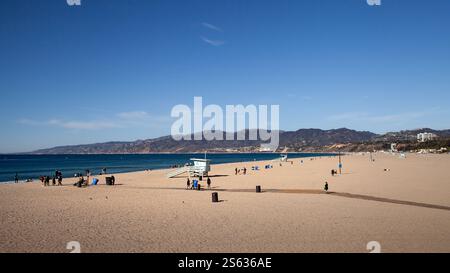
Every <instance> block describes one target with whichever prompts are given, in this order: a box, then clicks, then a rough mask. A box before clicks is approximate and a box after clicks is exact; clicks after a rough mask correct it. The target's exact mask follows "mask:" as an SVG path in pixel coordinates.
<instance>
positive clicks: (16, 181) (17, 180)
mask: <svg viewBox="0 0 450 273" xmlns="http://www.w3.org/2000/svg"><path fill="white" fill-rule="evenodd" d="M14 183H19V174H18V173H16V175H15V176H14Z"/></svg>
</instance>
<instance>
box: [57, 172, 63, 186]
mask: <svg viewBox="0 0 450 273" xmlns="http://www.w3.org/2000/svg"><path fill="white" fill-rule="evenodd" d="M58 186H62V174H61V173H60V175H59V176H58Z"/></svg>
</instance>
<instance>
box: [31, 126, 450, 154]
mask: <svg viewBox="0 0 450 273" xmlns="http://www.w3.org/2000/svg"><path fill="white" fill-rule="evenodd" d="M421 132H430V133H435V134H436V135H438V136H439V137H440V138H439V139H438V140H436V141H434V142H429V143H425V144H423V143H422V144H418V143H417V141H416V136H417V134H418V133H421ZM249 133H250V131H248V130H246V131H245V135H246V139H248V138H249ZM221 134H222V136H223V137H224V139H225V133H224V132H221ZM191 139H194V135H191ZM234 139H236V133H234ZM448 139H450V130H441V131H438V130H433V129H429V128H423V129H417V130H407V131H400V132H390V133H387V134H383V135H377V134H374V133H371V132H367V131H355V130H351V129H347V128H340V129H333V130H321V129H300V130H297V131H280V145H279V149H278V152H280V151H288V152H333V151H349V152H362V151H373V150H382V149H384V150H385V149H389V148H390V144H391V143H394V142H395V143H399V144H402V145H400V146H399V147H404V148H405V149H411V150H412V149H419V148H420V149H421V148H427V147H428V146H429V148H435V147H438V146H439V147H447V146H448V145H447V144H448V143H449V141H448ZM261 143H263V141H261V140H260V138H259V135H258V140H243V141H237V140H213V141H206V140H192V141H189V140H182V141H175V140H174V139H172V137H171V136H164V137H159V138H155V139H146V140H137V141H130V142H105V143H95V144H87V145H74V146H61V147H55V148H50V149H42V150H38V151H35V152H32V154H146V153H197V152H205V151H208V152H218V153H219V152H258V151H259V150H260V145H261Z"/></svg>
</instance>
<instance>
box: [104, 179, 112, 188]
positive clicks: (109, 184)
mask: <svg viewBox="0 0 450 273" xmlns="http://www.w3.org/2000/svg"><path fill="white" fill-rule="evenodd" d="M105 180H106V185H108V186H111V185H112V184H113V182H112V177H105Z"/></svg>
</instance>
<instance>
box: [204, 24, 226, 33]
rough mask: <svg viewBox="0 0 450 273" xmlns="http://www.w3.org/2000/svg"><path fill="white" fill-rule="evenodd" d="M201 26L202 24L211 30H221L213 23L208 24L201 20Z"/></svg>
mask: <svg viewBox="0 0 450 273" xmlns="http://www.w3.org/2000/svg"><path fill="white" fill-rule="evenodd" d="M202 26H204V27H205V28H209V29H211V30H214V31H218V32H223V30H222V29H221V28H220V27H218V26H215V25H213V24H210V23H206V22H203V23H202Z"/></svg>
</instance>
